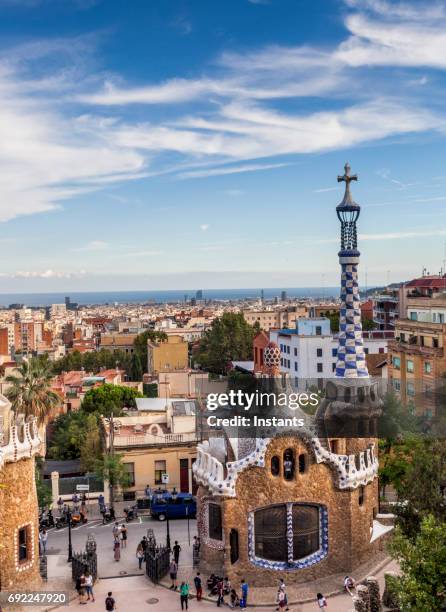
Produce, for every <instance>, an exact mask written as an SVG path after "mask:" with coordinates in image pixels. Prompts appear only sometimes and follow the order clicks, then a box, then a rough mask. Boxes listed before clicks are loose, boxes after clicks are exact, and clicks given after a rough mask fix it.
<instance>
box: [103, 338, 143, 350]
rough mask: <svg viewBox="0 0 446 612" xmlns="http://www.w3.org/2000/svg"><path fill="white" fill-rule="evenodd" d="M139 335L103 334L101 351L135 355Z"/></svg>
mask: <svg viewBox="0 0 446 612" xmlns="http://www.w3.org/2000/svg"><path fill="white" fill-rule="evenodd" d="M137 335H138V334H101V337H100V341H99V349H107V350H108V351H113V352H114V351H118V350H119V351H124V353H133V351H134V348H135V347H134V342H135V338H136V336H137Z"/></svg>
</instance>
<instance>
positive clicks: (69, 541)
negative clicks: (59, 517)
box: [67, 508, 73, 563]
mask: <svg viewBox="0 0 446 612" xmlns="http://www.w3.org/2000/svg"><path fill="white" fill-rule="evenodd" d="M67 521H68V559H67V563H71V562H72V560H73V546H72V544H71V510H70V508H68V510H67Z"/></svg>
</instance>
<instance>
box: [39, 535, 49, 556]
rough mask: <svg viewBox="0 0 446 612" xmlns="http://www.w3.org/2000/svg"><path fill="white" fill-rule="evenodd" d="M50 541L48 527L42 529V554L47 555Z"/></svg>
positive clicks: (40, 542) (40, 536)
mask: <svg viewBox="0 0 446 612" xmlns="http://www.w3.org/2000/svg"><path fill="white" fill-rule="evenodd" d="M47 541H48V533H47V530H46V529H42V531H41V532H40V533H39V544H40V554H42V555H46V543H47Z"/></svg>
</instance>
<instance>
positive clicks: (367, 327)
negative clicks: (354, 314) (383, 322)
mask: <svg viewBox="0 0 446 612" xmlns="http://www.w3.org/2000/svg"><path fill="white" fill-rule="evenodd" d="M362 329H363V330H364V331H372V330H373V329H376V323H375V321H373V320H372V319H362Z"/></svg>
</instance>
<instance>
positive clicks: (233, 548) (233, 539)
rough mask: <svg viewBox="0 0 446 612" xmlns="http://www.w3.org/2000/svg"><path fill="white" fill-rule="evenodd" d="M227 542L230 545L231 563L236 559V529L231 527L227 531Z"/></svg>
mask: <svg viewBox="0 0 446 612" xmlns="http://www.w3.org/2000/svg"><path fill="white" fill-rule="evenodd" d="M229 544H230V547H231V564H234V563H236V562H237V561H238V531H237V529H231V531H230V533H229Z"/></svg>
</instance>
